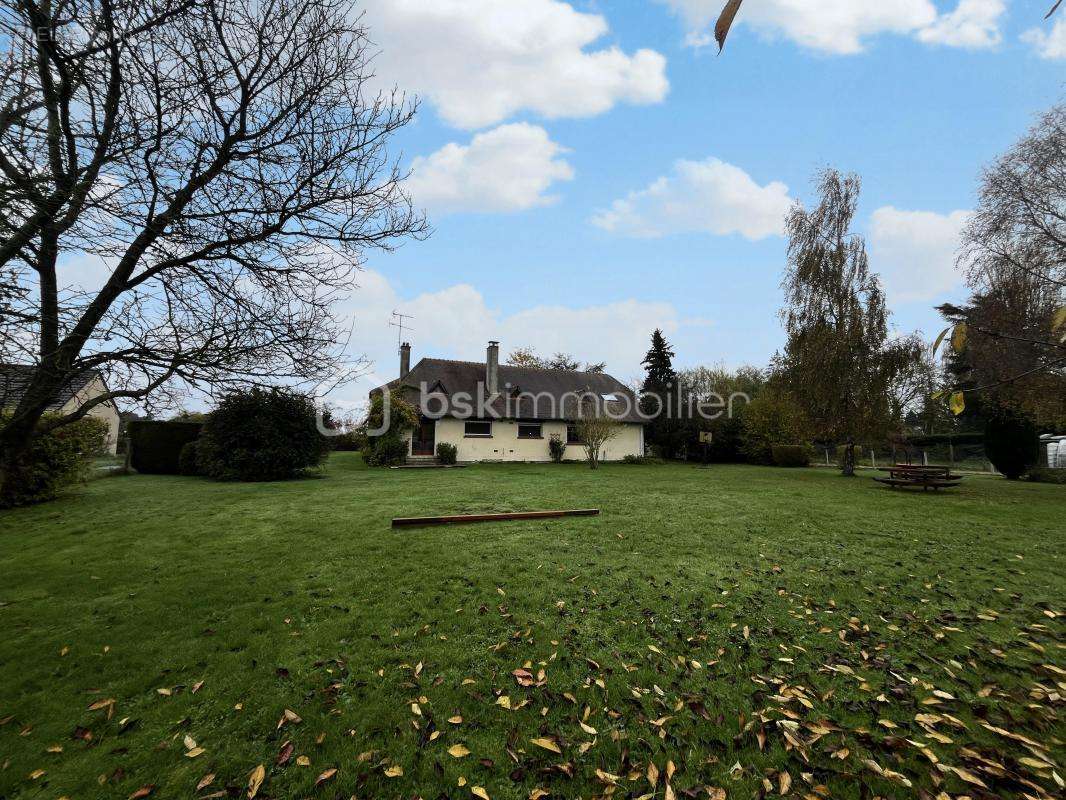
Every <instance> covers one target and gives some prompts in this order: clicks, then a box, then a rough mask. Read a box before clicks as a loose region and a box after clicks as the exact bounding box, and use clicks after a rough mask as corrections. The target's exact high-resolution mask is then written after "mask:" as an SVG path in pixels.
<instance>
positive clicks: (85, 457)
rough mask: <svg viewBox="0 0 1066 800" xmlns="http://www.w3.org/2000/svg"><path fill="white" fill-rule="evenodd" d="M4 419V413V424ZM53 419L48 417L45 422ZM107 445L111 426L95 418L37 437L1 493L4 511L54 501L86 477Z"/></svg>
mask: <svg viewBox="0 0 1066 800" xmlns="http://www.w3.org/2000/svg"><path fill="white" fill-rule="evenodd" d="M4 418H5V417H4V415H3V414H0V423H2V422H3V420H4ZM49 419H51V417H48V416H46V417H45V418H44V419H43V420H42V422H47V421H48V420H49ZM106 442H107V423H106V422H104V421H103V420H100V419H96V418H94V417H85V418H84V419H81V420H79V421H77V422H73V423H71V424H70V425H63V426H61V427H59V428H56V429H55V430H52V431H49V432H48V433H38V434H36V435H35V436H34V437H33V439H32V440H31V442H30V446H29V449H28V450H27V451H26V453H25V454H24V455H23V456H22V457H21V458H20V459H19V461H18V463H17V464H15V466H14V468H13V475H12V479H11V480H9V481H8V482H7V485H6V487H5V488H4V492H3V494H0V508H12V507H14V506H25V505H30V504H32V503H41V502H44V501H45V500H52V499H54V498H55V497H56V495H57V494H59V491H60V490H61V489H63V488H64V487H65V486H69V485H70V484H72V483H77V482H78V481H80V480H83V479H84V478H85V477H86V475H87V473H88V470H89V466H90V464H91V461H92V458H93V456H95V455H97V454H98V453H100V452H101V451H102V450H103V448H104V444H105V443H106Z"/></svg>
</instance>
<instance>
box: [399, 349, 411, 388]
mask: <svg viewBox="0 0 1066 800" xmlns="http://www.w3.org/2000/svg"><path fill="white" fill-rule="evenodd" d="M410 371H411V343H410V342H404V343H403V344H401V345H400V380H403V379H404V378H406V377H407V373H408V372H410Z"/></svg>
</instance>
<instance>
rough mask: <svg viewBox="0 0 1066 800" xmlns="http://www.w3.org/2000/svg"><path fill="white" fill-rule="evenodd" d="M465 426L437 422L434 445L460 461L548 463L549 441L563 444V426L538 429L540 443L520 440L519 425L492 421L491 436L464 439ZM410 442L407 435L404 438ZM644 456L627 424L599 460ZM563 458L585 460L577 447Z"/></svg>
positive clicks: (635, 430) (638, 431)
mask: <svg viewBox="0 0 1066 800" xmlns="http://www.w3.org/2000/svg"><path fill="white" fill-rule="evenodd" d="M465 431H466V423H465V422H464V421H463V420H461V419H452V418H445V419H439V420H437V424H436V442H437V444H439V443H441V442H447V443H449V444H454V445H455V446H456V447H457V448H458V450H459V460H460V461H550V460H551V455H550V454H549V452H548V441H549V439H550V438H551V435H552V434H557V435H558V436H559V437H560V438H562V440H563V441H566V423H564V422H545V423H543V424H542V425H541V436H542V438H540V439H519V438H518V423H517V422H515V421H513V420H494V421H493V422H492V435H491V436H467V435H466V433H465ZM406 438H407V440H408V441H410V438H411V437H410V435H409V434H408V435H407V436H406ZM643 454H644V426H643V425H637V424H633V423H626V424H624V425H623V426H622V428H621V430H620V431H619V433H618V435H617V436H615V437H614V438H613V439H611V440H610V441H609V442H607V444H605V445H604V447H603V450H602V452H601V458H602V459H603V460H604V461H621V460H622V459H623V458H625V457H626V456H628V455H634V456H640V455H643ZM566 458H567V459H574V460H580V459H583V458H585V450H584V448H583V447H581V446H580V445H568V446H567V448H566Z"/></svg>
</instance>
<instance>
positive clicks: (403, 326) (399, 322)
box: [389, 311, 414, 353]
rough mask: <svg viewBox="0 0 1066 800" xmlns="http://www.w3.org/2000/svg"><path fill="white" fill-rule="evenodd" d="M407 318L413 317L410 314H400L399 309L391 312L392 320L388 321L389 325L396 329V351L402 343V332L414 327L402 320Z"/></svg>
mask: <svg viewBox="0 0 1066 800" xmlns="http://www.w3.org/2000/svg"><path fill="white" fill-rule="evenodd" d="M408 319H414V317H413V316H411V315H410V314H401V313H400V312H399V311H393V312H392V321H391V322H389V325H391V326H392V327H393V328H396V329H397V331H396V352H397V353H399V352H400V346H401V345H402V344H403V332H404V331H405V330H407V331H413V330H414V328H412V327H411V326H410V325H408V324H407V323H406V322H404V320H408Z"/></svg>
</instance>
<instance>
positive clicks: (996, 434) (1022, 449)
mask: <svg viewBox="0 0 1066 800" xmlns="http://www.w3.org/2000/svg"><path fill="white" fill-rule="evenodd" d="M985 454H986V455H987V456H988V460H989V461H991V462H992V465H993V466H994V467H995V468H996V470H997V471H999V472H1002V473H1003V475H1004V476H1005V477H1006V478H1007V479H1008V480H1012V481H1016V480H1018V478H1020V477H1021V476H1022V475H1024V474H1025V473H1026V472H1028V471H1029V468H1030V467H1033V466H1035V465H1036V464H1038V463H1039V461H1040V436H1039V434H1038V432H1037V430H1036V427H1035V426H1034V425H1033V423H1032V422H1030V421H1029V420H1027V419H1024V418H1023V417H1018V416H1014V415H1012V414H1009V413H1007V412H1002V413H1000V414H998V415H996V416H993V417H990V418H989V419H988V421H987V422H986V423H985Z"/></svg>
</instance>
